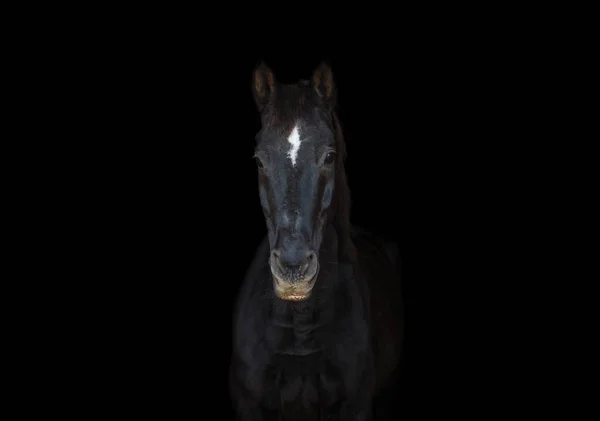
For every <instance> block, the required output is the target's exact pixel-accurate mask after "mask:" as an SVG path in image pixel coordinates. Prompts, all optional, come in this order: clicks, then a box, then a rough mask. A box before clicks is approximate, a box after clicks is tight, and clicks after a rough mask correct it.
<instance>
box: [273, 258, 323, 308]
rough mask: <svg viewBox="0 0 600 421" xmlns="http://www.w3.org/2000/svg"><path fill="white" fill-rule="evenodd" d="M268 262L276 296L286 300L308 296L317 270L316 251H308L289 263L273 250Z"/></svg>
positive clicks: (296, 299)
mask: <svg viewBox="0 0 600 421" xmlns="http://www.w3.org/2000/svg"><path fill="white" fill-rule="evenodd" d="M269 264H270V266H271V273H272V274H273V287H274V290H275V294H276V295H277V297H279V298H280V299H282V300H286V301H303V300H306V299H308V298H309V297H310V295H311V292H312V289H313V287H314V285H315V282H316V280H317V273H318V271H319V262H318V258H317V255H316V253H314V252H308V253H306V254H305V256H304V257H303V258H302V259H300V260H298V261H295V262H294V263H293V264H290V262H289V261H286V259H283V258H282V253H280V252H278V251H277V250H274V251H273V252H272V253H271V258H270V260H269Z"/></svg>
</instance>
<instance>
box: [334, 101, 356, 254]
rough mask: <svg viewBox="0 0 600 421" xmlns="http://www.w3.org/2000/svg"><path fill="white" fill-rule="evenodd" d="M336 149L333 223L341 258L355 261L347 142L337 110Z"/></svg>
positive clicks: (335, 126)
mask: <svg viewBox="0 0 600 421" xmlns="http://www.w3.org/2000/svg"><path fill="white" fill-rule="evenodd" d="M331 115H332V120H333V127H334V135H335V143H336V150H337V153H338V157H339V159H338V161H337V166H336V169H335V177H336V180H335V190H336V192H337V193H336V194H335V195H334V203H333V206H334V215H333V224H334V226H335V228H336V230H337V231H338V236H339V238H338V241H339V244H340V251H341V253H340V259H341V260H347V261H355V259H356V248H355V247H354V243H353V242H352V238H351V228H352V225H351V222H350V206H351V197H350V187H349V185H348V178H347V177H346V168H345V165H344V164H345V161H346V156H347V151H346V142H345V141H344V133H343V131H342V126H341V124H340V121H339V118H338V116H337V113H336V112H335V110H332V111H331Z"/></svg>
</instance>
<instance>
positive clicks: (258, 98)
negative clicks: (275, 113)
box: [252, 61, 275, 111]
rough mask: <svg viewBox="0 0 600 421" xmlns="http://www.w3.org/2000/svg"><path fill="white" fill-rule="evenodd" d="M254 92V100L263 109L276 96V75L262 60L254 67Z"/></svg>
mask: <svg viewBox="0 0 600 421" xmlns="http://www.w3.org/2000/svg"><path fill="white" fill-rule="evenodd" d="M252 92H253V94H254V101H255V102H256V105H257V107H258V109H259V110H261V111H262V109H263V108H264V107H265V105H267V104H268V103H269V101H270V100H271V99H272V98H273V97H274V96H275V76H274V75H273V72H272V71H271V69H269V67H268V66H267V65H266V64H265V63H264V62H262V61H261V62H260V63H258V64H257V66H256V67H255V68H254V75H253V78H252Z"/></svg>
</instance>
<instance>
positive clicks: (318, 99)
mask: <svg viewBox="0 0 600 421" xmlns="http://www.w3.org/2000/svg"><path fill="white" fill-rule="evenodd" d="M253 93H254V98H255V101H256V104H257V106H258V110H259V112H260V115H261V121H262V127H261V130H260V132H259V133H258V135H257V146H256V154H255V159H256V163H257V166H258V180H259V195H260V202H261V204H262V208H263V211H264V215H265V221H266V225H267V230H268V235H267V237H266V238H265V240H264V241H263V243H262V245H260V246H259V249H258V250H257V254H256V257H255V259H254V261H253V262H252V264H251V266H250V268H249V270H248V272H247V275H246V278H245V281H244V283H243V285H242V288H241V290H240V293H239V296H238V298H237V303H236V308H235V316H234V326H233V355H232V361H231V366H230V387H231V394H232V399H233V402H234V406H235V408H236V410H237V413H238V417H239V419H240V420H271V419H272V420H285V421H291V420H303V421H309V420H325V419H334V420H343V421H351V420H369V419H372V416H373V402H374V399H375V396H376V395H377V394H378V393H379V392H381V391H382V390H384V388H385V386H386V383H389V382H390V379H391V378H392V377H395V373H396V371H397V368H398V361H399V356H400V350H401V344H402V338H403V334H402V331H403V322H402V320H403V309H402V301H401V294H400V285H399V268H398V263H397V260H398V250H397V248H396V246H395V245H394V244H392V243H390V242H387V241H385V240H383V239H381V238H377V237H375V236H373V235H370V234H368V233H366V232H363V231H360V230H357V229H355V228H353V227H352V226H351V224H350V213H349V210H350V194H349V188H348V183H347V181H346V174H345V170H344V159H345V155H346V150H345V144H344V140H343V137H342V131H341V127H340V124H339V121H338V118H337V115H336V112H335V86H334V80H333V74H332V71H331V68H330V66H329V65H328V64H327V63H322V64H321V65H319V67H318V68H317V69H316V70H315V71H314V73H313V75H312V79H311V80H310V81H300V82H299V83H298V84H293V85H284V84H281V83H279V82H278V81H277V80H276V79H275V77H274V75H273V73H272V71H271V70H270V69H269V68H268V67H267V66H266V65H265V64H264V63H261V64H260V65H258V66H257V67H256V69H255V71H254V78H253Z"/></svg>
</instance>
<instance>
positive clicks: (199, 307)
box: [72, 41, 500, 419]
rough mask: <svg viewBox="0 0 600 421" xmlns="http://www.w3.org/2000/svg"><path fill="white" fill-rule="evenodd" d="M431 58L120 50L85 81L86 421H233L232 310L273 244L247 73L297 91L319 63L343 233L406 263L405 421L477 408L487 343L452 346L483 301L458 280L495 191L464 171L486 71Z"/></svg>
mask: <svg viewBox="0 0 600 421" xmlns="http://www.w3.org/2000/svg"><path fill="white" fill-rule="evenodd" d="M441 42H442V41H440V43H441ZM440 43H435V44H431V45H429V47H430V48H429V49H422V48H416V47H415V48H414V50H412V49H411V48H410V47H408V48H407V47H406V46H403V47H402V48H400V47H395V46H394V45H393V43H391V44H390V45H387V46H386V47H385V48H384V47H382V50H381V51H378V50H377V49H376V48H372V49H367V50H364V51H361V52H357V51H353V50H352V49H351V48H348V47H346V49H345V50H342V49H341V50H339V51H337V52H336V51H333V52H329V53H327V54H325V53H323V54H319V53H303V52H301V51H300V52H298V51H297V50H294V49H291V50H289V49H288V50H287V51H285V52H282V51H276V52H275V53H272V54H265V53H263V52H261V53H252V52H248V51H246V50H244V49H239V50H236V49H233V48H232V49H231V51H228V50H220V53H214V54H213V53H208V52H198V54H190V53H189V51H188V50H187V48H186V47H183V46H180V47H177V46H173V45H172V44H171V45H167V46H164V45H163V46H161V44H156V45H153V46H152V48H148V47H145V48H141V47H140V46H139V45H131V48H129V47H128V46H125V47H124V46H123V44H121V45H120V48H118V49H116V50H115V51H111V52H110V54H108V55H107V56H103V57H109V59H96V60H95V59H94V58H92V59H91V60H90V62H89V63H85V64H82V65H80V66H81V67H82V68H83V69H85V70H89V69H90V68H93V74H94V79H93V81H87V86H91V90H85V95H91V96H92V97H93V98H94V101H93V102H94V104H93V106H90V107H89V108H84V109H83V110H79V111H78V115H79V114H80V115H81V121H82V122H83V123H84V124H86V127H87V128H88V129H87V130H89V128H90V127H91V128H92V136H91V140H90V142H89V143H88V144H86V148H85V150H86V153H87V154H88V155H87V158H86V160H83V161H81V162H80V165H81V167H82V171H85V172H86V173H90V172H91V173H92V178H91V179H90V180H88V179H86V180H85V182H81V183H82V184H81V186H80V192H81V193H82V196H85V197H86V198H87V199H86V200H85V201H82V202H79V203H78V204H77V207H76V208H75V209H74V210H73V211H72V214H73V218H81V215H83V220H84V225H82V228H81V232H80V233H79V235H80V236H81V237H85V238H86V241H89V239H90V238H91V239H92V242H93V246H94V247H93V248H92V250H93V252H91V253H88V252H87V251H86V252H84V253H83V255H84V256H85V257H84V259H85V260H86V262H87V267H86V272H87V273H90V272H91V275H90V278H91V279H93V281H92V283H91V285H92V286H91V292H90V295H89V301H86V302H85V303H83V304H82V305H83V306H84V307H86V306H88V305H91V304H92V303H97V307H94V309H95V310H94V313H95V314H94V322H92V323H89V324H86V326H85V329H84V332H85V333H87V334H88V336H89V337H90V338H91V343H90V344H89V347H85V350H86V351H90V352H91V354H90V355H93V357H90V358H87V357H86V360H87V363H86V364H87V365H86V367H89V368H86V369H85V370H83V371H82V373H80V375H81V376H82V377H83V378H85V379H87V381H89V380H90V379H92V381H93V382H94V384H95V385H96V386H97V389H98V392H90V395H93V396H89V397H93V399H94V402H98V403H97V404H94V405H95V406H94V408H97V410H98V411H103V410H106V411H108V412H111V411H112V410H113V408H116V407H117V406H120V405H121V404H124V405H125V406H124V408H126V409H124V410H123V411H125V413H127V414H138V415H139V414H140V413H143V414H146V413H147V414H164V415H165V416H167V415H168V416H173V417H175V416H180V415H184V414H192V415H198V416H201V417H202V416H203V415H202V414H206V413H208V412H210V413H211V414H212V413H213V412H214V411H217V412H218V413H219V415H218V417H217V416H216V415H215V418H214V419H232V418H231V417H232V416H233V412H232V411H231V405H230V402H229V394H228V383H227V382H228V379H227V371H228V364H229V359H230V355H231V328H232V326H231V322H232V310H233V303H234V299H235V296H236V293H237V289H238V288H239V286H240V283H241V281H242V279H243V277H244V273H245V271H246V269H247V267H248V265H249V263H250V262H251V260H252V258H253V256H254V250H255V248H256V246H257V245H258V244H259V242H260V241H261V239H262V237H263V235H264V234H265V233H266V229H265V225H264V221H263V215H262V211H261V208H260V205H259V200H258V191H257V176H256V167H255V163H254V161H253V159H252V155H253V151H254V146H255V140H254V136H255V134H256V133H257V131H258V129H259V116H258V113H257V111H256V109H255V106H254V102H253V99H252V94H251V89H250V86H251V85H250V83H251V77H252V70H253V68H254V66H255V65H256V64H257V62H258V61H259V60H264V61H265V62H266V63H267V64H268V65H269V66H270V67H271V69H272V70H273V71H274V73H275V75H276V77H277V78H278V79H279V80H280V81H281V82H284V83H289V82H294V81H296V80H298V79H299V78H304V79H308V78H310V75H311V73H312V71H313V70H314V68H315V67H316V66H317V65H318V64H319V63H320V62H321V60H323V59H327V60H328V61H329V62H330V64H331V66H332V69H333V73H334V78H335V82H336V85H337V90H338V114H339V117H340V121H341V124H342V128H343V131H344V136H345V140H346V143H347V151H348V158H347V161H346V169H347V173H348V181H349V185H350V189H351V194H352V203H353V204H352V212H351V215H352V217H351V218H352V221H353V223H355V224H357V225H360V226H363V227H365V228H367V229H369V230H371V231H373V232H375V233H378V234H380V235H383V236H385V237H387V238H389V239H391V240H393V241H395V242H397V244H398V245H399V247H400V251H401V259H402V265H403V280H402V282H403V290H404V296H405V309H406V339H405V355H404V371H403V375H402V379H401V381H400V383H399V384H398V386H397V393H398V404H399V406H401V407H402V412H403V413H404V414H405V415H406V416H408V417H409V418H413V417H414V416H416V415H414V416H409V414H418V417H421V416H424V414H429V413H444V414H446V415H447V414H449V413H456V414H458V413H463V411H464V410H465V407H466V406H468V405H469V402H470V399H473V396H474V394H479V393H481V390H478V389H479V388H478V387H477V383H476V380H473V377H477V378H478V377H479V376H480V375H481V373H480V372H479V369H473V362H474V361H476V360H477V359H478V358H479V356H478V349H479V347H481V344H479V345H477V343H478V341H477V340H475V339H474V338H473V336H470V335H472V334H473V332H475V331H478V330H477V329H475V330H473V329H471V330H470V331H469V334H467V335H464V334H462V333H461V332H465V327H464V325H463V322H464V320H465V316H464V312H465V306H464V303H465V302H468V303H469V304H468V305H467V307H469V306H472V305H473V304H474V302H473V301H471V299H470V298H469V297H472V296H474V295H475V296H476V294H477V288H480V286H478V284H473V283H471V282H469V283H468V285H467V282H466V279H467V277H472V276H473V273H472V272H473V271H475V272H477V269H474V268H477V267H479V266H478V265H481V263H480V262H476V261H477V259H478V257H477V256H478V253H480V252H479V251H477V250H476V249H477V244H476V243H477V241H478V239H477V237H478V235H479V234H478V228H477V226H478V222H477V221H478V220H479V218H481V215H482V213H485V212H487V209H488V206H493V204H490V203H488V202H486V201H484V200H483V199H481V200H479V198H482V196H483V193H482V192H483V190H485V189H486V188H487V187H489V184H487V181H486V182H485V183H484V182H481V180H480V179H478V177H477V174H479V175H481V174H482V173H481V172H480V171H479V172H478V170H477V171H475V170H473V168H478V167H480V166H485V165H486V163H485V161H486V156H488V154H489V152H487V149H486V148H484V147H483V146H482V145H481V144H480V139H481V137H484V131H483V129H482V127H483V126H485V125H486V124H487V125H488V130H487V132H486V133H485V137H486V139H487V141H488V142H495V141H496V138H497V137H498V136H499V133H500V128H499V127H497V126H494V125H493V123H490V114H493V113H492V112H491V111H490V107H489V104H488V103H487V102H486V101H483V100H482V96H483V90H482V88H481V85H480V83H481V82H482V80H485V78H486V75H487V73H488V70H489V66H490V65H491V64H489V62H487V61H482V60H476V61H473V60H471V59H470V58H469V55H470V54H472V53H473V50H471V49H467V50H466V51H464V52H462V51H458V50H457V49H456V48H448V46H444V45H443V44H440ZM146 44H148V43H145V45H146ZM150 44H151V43H150ZM125 45H127V44H126V43H125ZM88 66H89V68H88ZM86 89H87V88H86ZM82 95H83V93H82ZM490 124H492V128H494V130H489V125H490ZM82 149H83V148H82ZM488 162H489V160H488ZM79 181H80V180H79ZM79 181H78V182H79ZM486 186H487V187H486ZM474 198H475V199H477V200H474ZM474 225H475V228H473V226H474ZM84 227H85V228H84ZM90 254H91V255H92V256H90ZM87 259H90V260H89V261H87ZM469 262H471V264H469ZM475 275H476V276H477V274H475ZM85 310H87V311H89V309H85ZM469 323H470V324H472V323H473V321H472V320H470V321H469ZM473 341H475V342H476V344H475V345H473ZM85 355H87V354H85ZM466 360H469V361H470V365H469V367H470V368H468V366H467V365H465V364H464V362H465V361H466ZM473 371H476V372H477V374H475V375H474V376H473V375H472V374H469V373H473ZM94 390H96V389H94ZM452 409H456V411H453V410H452ZM415 419H417V418H415Z"/></svg>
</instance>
